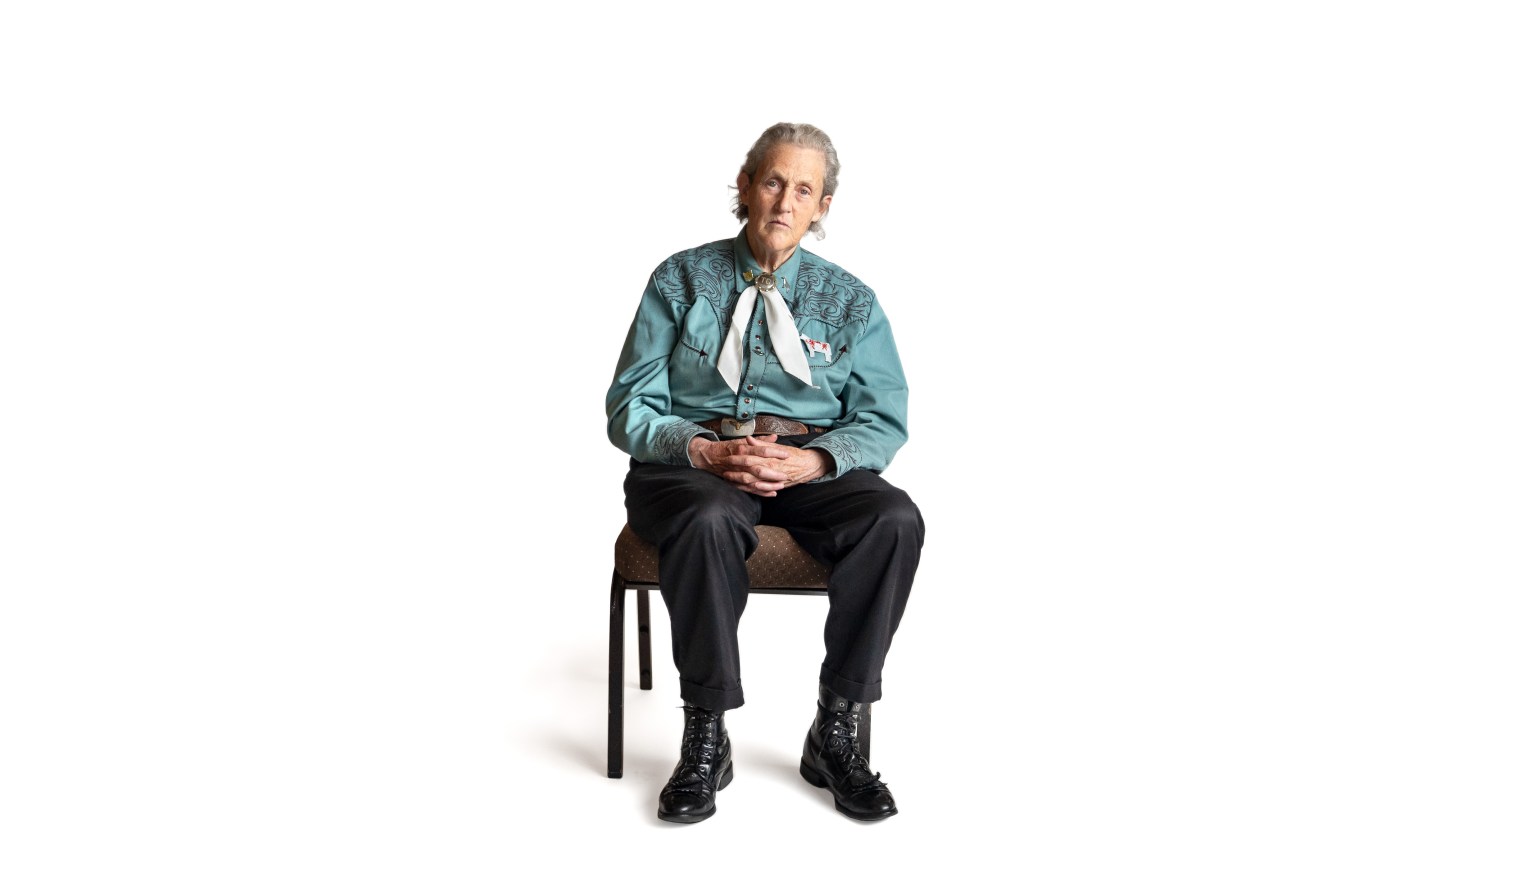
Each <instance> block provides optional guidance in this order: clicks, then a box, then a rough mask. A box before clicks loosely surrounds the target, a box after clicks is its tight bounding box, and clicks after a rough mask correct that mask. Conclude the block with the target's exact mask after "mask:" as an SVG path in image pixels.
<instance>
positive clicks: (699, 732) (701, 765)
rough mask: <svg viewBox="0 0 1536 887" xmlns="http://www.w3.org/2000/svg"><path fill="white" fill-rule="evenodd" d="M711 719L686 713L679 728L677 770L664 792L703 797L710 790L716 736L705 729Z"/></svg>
mask: <svg viewBox="0 0 1536 887" xmlns="http://www.w3.org/2000/svg"><path fill="white" fill-rule="evenodd" d="M711 722H712V719H711V717H710V716H709V715H708V714H706V713H704V712H695V711H688V712H687V716H686V719H685V721H684V725H683V746H682V755H681V758H680V759H679V760H678V762H677V769H676V770H675V771H673V773H672V778H671V779H670V780H668V781H667V786H666V789H665V790H666V791H672V792H691V793H693V794H701V795H702V794H707V793H709V792H710V791H713V790H714V787H713V785H712V784H711V782H710V779H709V774H710V771H711V770H712V769H713V768H714V766H715V757H716V754H717V752H719V750H720V749H719V746H718V745H717V744H716V737H715V736H714V735H712V731H711V730H710V729H709V726H710V724H711Z"/></svg>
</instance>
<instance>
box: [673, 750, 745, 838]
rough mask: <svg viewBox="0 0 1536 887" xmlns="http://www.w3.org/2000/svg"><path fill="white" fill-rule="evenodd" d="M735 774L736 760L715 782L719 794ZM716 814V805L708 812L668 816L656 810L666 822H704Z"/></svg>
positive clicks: (721, 772)
mask: <svg viewBox="0 0 1536 887" xmlns="http://www.w3.org/2000/svg"><path fill="white" fill-rule="evenodd" d="M735 776H736V765H735V762H734V761H733V762H732V763H731V764H730V766H728V767H726V768H725V769H724V770H722V771H720V781H719V782H718V783H716V784H715V792H716V793H717V794H718V793H719V792H721V791H724V790H725V787H726V786H728V785H730V784H731V780H732V779H733V778H735ZM714 815H715V808H714V807H711V808H709V812H708V813H681V814H673V815H671V816H668V815H667V814H665V813H662V812H661V811H660V810H657V811H656V818H657V819H660V820H663V821H666V822H681V823H693V822H703V821H704V820H706V819H708V818H710V817H711V816H714Z"/></svg>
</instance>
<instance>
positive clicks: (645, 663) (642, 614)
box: [635, 588, 651, 690]
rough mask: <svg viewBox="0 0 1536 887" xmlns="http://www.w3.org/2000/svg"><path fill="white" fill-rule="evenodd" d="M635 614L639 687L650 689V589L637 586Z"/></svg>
mask: <svg viewBox="0 0 1536 887" xmlns="http://www.w3.org/2000/svg"><path fill="white" fill-rule="evenodd" d="M635 594H636V595H638V596H639V597H638V599H637V600H636V602H635V603H636V615H637V616H638V617H639V619H640V689H642V690H649V689H651V590H650V589H648V588H637V589H635Z"/></svg>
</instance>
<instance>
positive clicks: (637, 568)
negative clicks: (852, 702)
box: [608, 524, 870, 779]
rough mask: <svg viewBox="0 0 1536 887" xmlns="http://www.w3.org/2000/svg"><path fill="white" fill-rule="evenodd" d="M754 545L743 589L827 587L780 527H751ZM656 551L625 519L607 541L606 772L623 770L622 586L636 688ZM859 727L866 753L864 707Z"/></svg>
mask: <svg viewBox="0 0 1536 887" xmlns="http://www.w3.org/2000/svg"><path fill="white" fill-rule="evenodd" d="M757 540H758V546H757V550H756V551H755V552H753V553H752V556H751V557H750V558H748V559H747V580H748V585H749V587H748V590H749V591H753V592H761V593H765V594H821V595H824V594H826V593H827V568H826V567H825V566H824V565H822V563H821V562H820V561H818V560H816V559H815V558H813V557H811V555H810V553H809V552H807V551H806V550H805V549H804V548H801V547H800V546H799V545H798V544H796V542H795V540H794V538H793V537H791V536H790V535H789V531H787V530H785V529H784V528H783V527H769V526H759V527H757ZM657 565H658V556H657V552H656V546H654V545H651V544H649V543H647V542H645V541H644V540H642V539H641V538H640V537H639V536H637V535H635V531H634V530H632V529H630V528H629V525H628V524H626V525H625V526H624V529H623V530H621V531H620V532H619V538H618V540H617V541H615V542H614V545H613V591H612V594H611V596H610V597H609V600H608V776H609V777H610V778H613V779H619V778H621V777H622V776H623V775H624V592H625V590H626V589H630V588H633V589H635V593H636V594H637V595H638V597H637V598H636V601H635V609H636V611H637V612H636V615H637V617H638V621H639V623H640V626H639V627H640V689H642V690H649V689H651V591H652V590H653V589H658V588H660V587H661V586H660V585H658V584H657V583H658V577H659V570H658V566H657ZM864 711H865V713H864V716H863V719H862V723H861V724H860V727H859V740H858V742H859V751H860V752H862V753H863V755H864V757H865V759H866V760H867V759H868V758H869V730H870V728H869V708H868V707H866V708H865V710H864Z"/></svg>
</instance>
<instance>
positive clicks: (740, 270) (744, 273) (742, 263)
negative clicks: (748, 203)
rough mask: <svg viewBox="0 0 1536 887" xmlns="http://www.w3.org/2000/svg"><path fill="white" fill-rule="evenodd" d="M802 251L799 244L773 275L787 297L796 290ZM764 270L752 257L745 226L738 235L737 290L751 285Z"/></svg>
mask: <svg viewBox="0 0 1536 887" xmlns="http://www.w3.org/2000/svg"><path fill="white" fill-rule="evenodd" d="M801 252H802V250H801V249H800V247H799V246H798V245H797V246H796V247H795V251H794V252H792V253H790V254H789V259H788V260H787V261H785V262H784V264H783V265H780V266H779V269H778V270H777V271H775V272H773V276H774V277H777V278H778V283H779V293H780V295H782V296H784V298H785V299H788V298H790V297H791V295H792V294H793V293H794V291H795V278H796V277H798V276H799V274H800V253H801ZM762 271H763V267H762V266H761V265H759V264H758V263H757V260H756V259H754V258H752V247H750V246H748V245H747V229H746V228H745V227H743V228H742V229H741V233H740V234H737V235H736V292H738V293H739V292H741V291H742V290H744V289H746V288H747V287H748V286H751V285H752V281H753V280H754V279H756V277H757V275H759V274H761V273H762Z"/></svg>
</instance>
